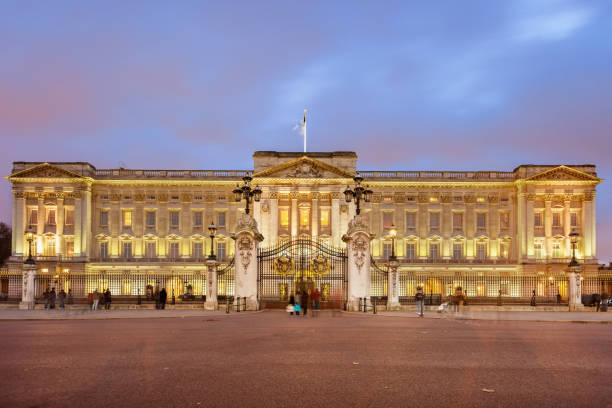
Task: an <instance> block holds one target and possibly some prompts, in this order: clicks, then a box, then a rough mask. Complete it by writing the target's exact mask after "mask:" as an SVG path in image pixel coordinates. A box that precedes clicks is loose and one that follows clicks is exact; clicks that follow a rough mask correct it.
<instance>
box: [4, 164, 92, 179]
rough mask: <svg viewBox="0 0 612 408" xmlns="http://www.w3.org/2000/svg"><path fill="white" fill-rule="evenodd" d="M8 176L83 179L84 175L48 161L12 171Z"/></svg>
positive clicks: (11, 177) (10, 177)
mask: <svg viewBox="0 0 612 408" xmlns="http://www.w3.org/2000/svg"><path fill="white" fill-rule="evenodd" d="M8 178H9V180H10V179H13V178H53V179H58V178H65V179H83V178H85V177H83V176H81V175H79V174H76V173H74V172H72V171H70V170H66V169H63V168H61V167H58V166H55V165H53V164H50V163H41V164H37V165H36V166H32V167H30V168H27V169H24V170H20V171H18V172H16V173H13V174H11V175H10V176H9V177H8Z"/></svg>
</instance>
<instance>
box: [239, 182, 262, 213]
mask: <svg viewBox="0 0 612 408" xmlns="http://www.w3.org/2000/svg"><path fill="white" fill-rule="evenodd" d="M242 181H243V182H244V184H243V185H242V187H241V186H239V185H236V188H235V189H234V199H235V200H236V202H240V201H242V200H243V199H244V200H245V201H246V207H245V209H244V211H245V212H246V213H247V214H248V213H249V212H250V211H251V209H250V208H249V205H250V203H251V199H253V200H255V202H259V200H260V199H261V189H260V188H259V186H255V188H254V189H251V181H253V177H251V176H244V177H243V178H242Z"/></svg>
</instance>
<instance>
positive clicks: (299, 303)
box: [295, 290, 302, 316]
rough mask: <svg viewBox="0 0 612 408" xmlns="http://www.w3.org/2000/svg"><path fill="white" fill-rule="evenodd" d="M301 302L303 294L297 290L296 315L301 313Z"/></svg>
mask: <svg viewBox="0 0 612 408" xmlns="http://www.w3.org/2000/svg"><path fill="white" fill-rule="evenodd" d="M301 304H302V294H301V293H300V291H299V290H298V291H297V292H295V315H296V316H299V315H300V309H301Z"/></svg>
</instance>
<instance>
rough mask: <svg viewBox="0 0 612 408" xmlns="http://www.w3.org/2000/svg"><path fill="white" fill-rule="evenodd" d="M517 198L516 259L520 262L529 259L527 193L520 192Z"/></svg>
mask: <svg viewBox="0 0 612 408" xmlns="http://www.w3.org/2000/svg"><path fill="white" fill-rule="evenodd" d="M517 196H518V202H517V206H516V224H515V227H514V229H515V231H516V239H517V241H518V242H517V245H516V249H517V254H516V255H517V256H516V259H517V260H519V261H520V260H521V259H523V258H526V257H527V230H526V229H525V226H526V224H527V218H526V217H525V215H526V214H525V213H526V211H527V204H526V200H525V193H522V192H519V193H518V194H517Z"/></svg>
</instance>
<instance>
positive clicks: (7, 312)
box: [0, 309, 254, 321]
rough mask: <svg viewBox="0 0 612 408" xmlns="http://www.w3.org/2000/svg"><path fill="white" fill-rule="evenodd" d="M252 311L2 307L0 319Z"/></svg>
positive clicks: (208, 314) (146, 316)
mask: <svg viewBox="0 0 612 408" xmlns="http://www.w3.org/2000/svg"><path fill="white" fill-rule="evenodd" d="M248 313H254V312H240V313H237V312H232V313H230V314H226V313H225V311H207V310H193V309H191V310H189V309H174V310H168V309H166V310H155V309H153V310H128V309H123V310H96V311H93V310H88V309H66V310H61V309H54V310H19V309H4V310H0V321H1V320H62V319H70V320H75V319H76V320H90V319H159V318H168V317H175V318H176V317H179V318H185V317H212V316H218V317H219V316H230V315H238V316H241V315H246V314H248Z"/></svg>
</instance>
